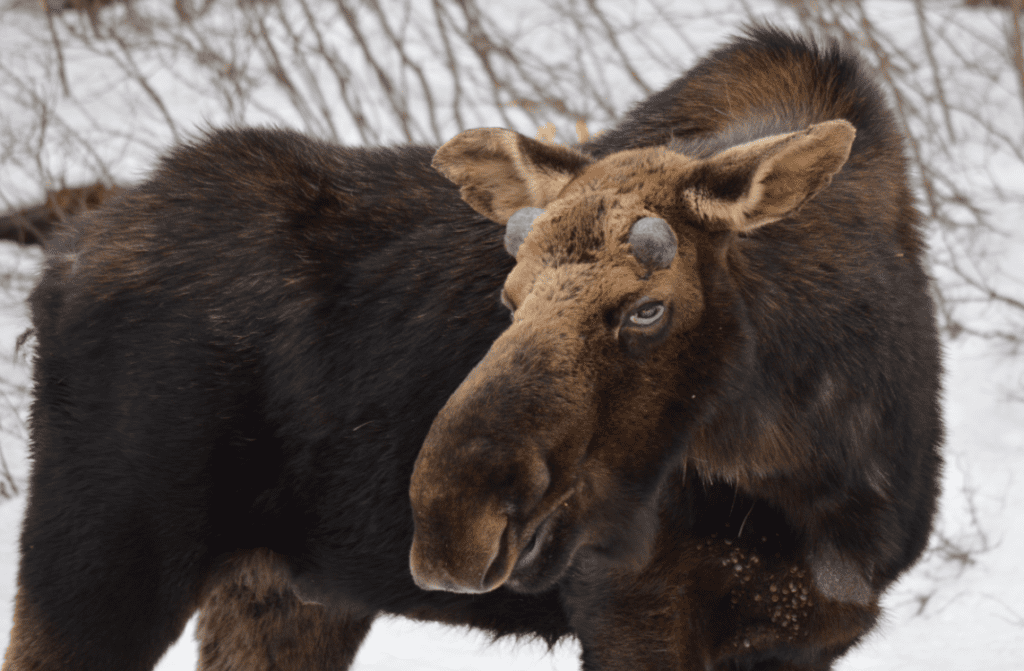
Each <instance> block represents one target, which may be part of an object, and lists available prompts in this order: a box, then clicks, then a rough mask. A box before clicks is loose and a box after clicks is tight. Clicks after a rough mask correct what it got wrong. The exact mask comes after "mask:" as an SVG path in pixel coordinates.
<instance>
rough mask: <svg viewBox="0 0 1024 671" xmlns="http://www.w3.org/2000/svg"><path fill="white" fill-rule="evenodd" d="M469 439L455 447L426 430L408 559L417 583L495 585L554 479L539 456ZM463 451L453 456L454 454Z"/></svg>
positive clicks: (472, 588) (470, 587)
mask: <svg viewBox="0 0 1024 671" xmlns="http://www.w3.org/2000/svg"><path fill="white" fill-rule="evenodd" d="M470 442H471V443H474V444H472V445H470V446H465V445H464V446H462V447H461V448H455V449H452V448H451V447H448V446H442V445H440V444H437V443H434V442H432V440H431V436H428V440H427V442H426V443H425V444H424V448H423V450H422V452H421V454H420V459H419V460H418V461H417V464H416V468H415V470H414V472H413V477H412V482H411V486H410V490H409V491H410V497H411V502H412V509H413V521H414V524H415V531H414V534H413V542H412V549H411V551H410V554H409V567H410V570H411V571H412V576H413V580H414V581H415V582H416V584H417V585H418V586H419V587H421V588H422V589H427V590H444V591H449V592H464V593H471V594H475V593H482V592H488V591H490V590H493V589H496V588H497V587H500V586H501V585H502V584H503V583H504V582H505V580H507V579H508V577H509V575H510V574H511V572H512V570H513V568H514V567H515V564H516V560H517V559H518V558H519V555H520V553H521V552H522V551H523V548H524V547H525V546H526V545H527V543H528V541H529V537H530V536H531V535H532V533H533V531H534V527H535V526H536V519H537V518H538V517H539V515H541V514H542V511H541V502H542V501H543V500H544V499H545V494H546V493H547V492H548V490H549V487H550V482H551V479H550V476H549V473H548V469H547V467H546V466H545V465H544V463H543V461H542V460H541V459H539V458H538V457H537V456H536V455H532V454H527V455H519V456H518V458H511V456H510V455H509V452H508V450H500V449H497V448H495V447H494V446H493V445H491V444H489V443H488V441H485V440H475V441H470ZM460 453H461V455H462V457H463V458H462V459H461V460H458V461H461V463H457V462H456V460H455V459H453V458H452V457H453V454H460ZM503 453H504V454H505V456H506V457H507V458H506V459H502V458H501V455H502V454H503ZM453 462H454V463H453Z"/></svg>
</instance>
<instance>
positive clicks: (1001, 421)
mask: <svg viewBox="0 0 1024 671" xmlns="http://www.w3.org/2000/svg"><path fill="white" fill-rule="evenodd" d="M739 4H740V5H747V4H754V5H757V6H759V7H760V6H761V5H764V7H766V8H769V9H765V11H766V12H767V11H769V10H770V8H773V7H774V5H770V4H766V3H756V2H751V3H739ZM872 6H873V7H874V8H876V9H877V11H876V14H875V16H876V20H879V21H882V20H884V21H885V22H887V23H888V24H890V25H894V26H897V27H898V26H899V25H900V22H901V21H909V20H910V19H909V18H908V17H911V16H912V9H911V8H912V5H911V4H908V3H899V2H886V3H879V2H875V3H872ZM932 6H933V5H929V7H930V8H931V7H932ZM934 6H936V7H939V8H942V7H946V8H948V7H949V6H950V5H949V3H934ZM748 9H749V8H748ZM771 11H777V10H771ZM950 11H952V10H950ZM958 16H960V15H958ZM962 16H963V20H962V26H963V27H965V30H971V31H977V32H979V33H980V32H984V31H987V30H990V29H991V28H992V26H993V25H994V21H995V19H993V18H992V17H993V16H996V15H994V14H991V13H980V12H977V13H964V14H963V15H962ZM712 18H713V19H714V20H713V21H711V23H716V22H717V24H718V25H715V26H710V25H709V26H708V27H707V29H705V26H703V25H700V26H698V25H697V24H696V23H695V24H694V25H695V27H694V29H693V31H692V35H693V37H694V39H695V40H696V42H697V43H698V44H705V43H706V44H714V43H716V42H718V41H720V40H721V38H722V36H724V35H725V34H727V33H729V32H732V29H733V27H734V26H735V24H736V23H737V21H738V16H727V17H725V16H724V15H720V16H717V17H712ZM907 25H908V26H912V24H911V23H908V24H907ZM910 32H912V31H911V30H910V29H909V28H908V30H901V29H899V28H896V29H894V34H897V33H899V34H909V33H910ZM7 37H12V34H11V33H10V32H9V31H8V32H6V33H5V31H4V29H3V26H0V43H2V42H3V40H4V39H5V38H7ZM908 39H909V38H908ZM691 47H692V45H691ZM2 53H3V52H2V51H0V54H2ZM939 55H940V57H941V50H940V51H939ZM26 60H27V61H28V60H31V58H30V55H26ZM669 76H670V75H665V76H664V77H663V78H661V79H660V80H659V81H667V79H668V77H669ZM652 79H653V75H652ZM1010 89H1011V90H1013V85H1012V82H1011V86H1010ZM956 93H957V92H956V91H951V92H950V94H951V95H955V94H956ZM965 95H966V94H965ZM3 104H4V103H3V102H2V101H0V118H2V117H3V116H4V112H5V111H6V110H5V109H4V108H3ZM188 104H190V101H184V102H182V105H183V109H186V108H187V105H188ZM196 109H198V110H200V111H199V112H196V113H192V114H191V115H190V114H189V113H187V112H182V113H181V115H179V114H178V110H175V117H176V118H180V119H190V120H193V122H194V123H196V124H198V123H200V122H201V120H202V118H203V117H206V118H210V119H213V120H215V119H216V118H217V117H216V115H215V114H212V113H208V110H207V109H206V108H202V107H197V108H196ZM1007 109H1011V108H1010V107H1008V108H1007ZM1013 109H1016V112H1013V113H1012V114H1014V115H1015V116H1013V117H1012V118H1010V119H1009V120H1008V122H1007V124H1006V126H1007V128H1009V130H1008V131H1007V132H1011V133H1016V134H1017V135H1018V136H1020V135H1021V128H1024V119H1022V118H1021V116H1022V115H1021V113H1020V106H1019V102H1018V104H1017V107H1016V108H1013ZM130 112H131V110H129V112H128V113H130ZM83 114H85V112H83ZM89 114H93V115H97V116H98V117H99V118H101V119H104V121H106V122H108V123H109V122H110V121H111V120H110V119H108V118H107V117H105V116H104V114H105V113H104V112H103V111H102V110H101V111H97V110H95V109H93V110H91V111H90V112H89ZM0 130H3V129H2V128H0ZM928 132H929V131H928V129H922V133H921V137H926V136H927V135H928ZM963 137H966V138H967V140H970V139H971V138H970V136H969V134H967V135H964V136H963ZM169 141H170V140H169V138H165V137H162V136H159V135H154V139H153V142H152V144H153V145H159V146H163V145H164V144H166V143H167V142H169ZM1022 144H1024V143H1022ZM987 151H988V150H987V148H986V147H984V146H982V144H981V143H975V142H973V141H964V142H962V143H961V144H960V145H958V146H957V153H956V154H955V155H951V156H948V157H946V160H947V161H948V162H949V166H950V169H952V168H953V166H955V165H960V166H962V165H965V164H967V163H969V162H970V161H976V160H978V158H977V157H978V156H988V154H987ZM1017 151H1018V152H1019V151H1022V147H1021V146H1018V147H1017ZM148 160H151V156H150V155H141V156H140V155H135V154H131V155H126V156H125V157H124V160H123V161H122V163H121V165H122V167H124V169H125V171H126V173H125V174H127V175H128V176H129V177H131V176H133V175H136V174H137V173H136V172H133V171H137V170H138V169H140V166H144V165H145V164H146V162H147V161H148ZM125 166H126V167H125ZM987 169H988V170H989V171H990V172H992V173H993V174H994V175H995V176H994V177H993V176H992V175H987V176H986V179H987V178H988V177H992V180H993V183H996V184H997V188H995V189H991V188H990V185H989V186H986V185H981V186H977V185H975V184H973V183H970V182H969V181H965V183H966V184H967V188H970V189H972V195H975V196H979V194H980V196H979V197H981V198H985V197H986V194H991V198H990V199H989V200H983V201H982V202H981V205H982V207H983V208H984V209H985V210H987V211H989V212H991V213H994V214H993V216H995V217H997V218H999V219H1000V220H1001V221H1002V223H1004V224H1006V223H1007V222H1010V223H1011V224H1012V223H1017V224H1018V225H1017V226H1014V225H1004V226H1002V228H1003V229H1004V231H1008V233H1006V234H1005V235H1003V237H1000V238H999V243H998V249H995V250H994V252H993V254H992V255H991V256H989V257H987V261H988V262H991V263H992V264H993V265H991V266H988V267H987V268H988V270H989V271H991V272H996V271H998V272H999V273H1001V274H1002V275H1003V276H1004V277H1005V276H1011V277H1012V276H1014V275H1015V276H1016V277H1018V278H1020V277H1024V229H1021V228H1020V227H1019V222H1021V221H1022V220H1024V206H1022V203H1024V200H1021V199H1020V194H1021V192H1022V191H1024V172H1022V171H1021V164H1020V162H1019V161H1018V162H1017V163H1012V164H1009V165H1007V164H1003V163H997V162H995V161H989V162H988V164H987ZM14 178H15V172H4V168H3V167H2V166H0V179H2V180H7V181H11V180H12V179H14ZM966 179H967V178H965V180H966ZM1000 183H1001V186H999V184H1000ZM986 184H989V183H987V182H986ZM29 186H30V185H28V182H27V181H26V185H25V187H24V191H25V192H28V191H29V190H30V189H29ZM976 186H977V188H975V187H976ZM3 189H8V191H7V192H8V193H13V192H17V191H18V187H17V185H15V186H13V187H12V186H11V185H10V184H8V183H4V184H0V190H3ZM986 189H988V191H986ZM1014 194H1016V195H1014ZM943 235H944V234H943V233H941V232H938V233H936V235H935V236H933V240H932V243H933V249H935V250H936V253H937V254H939V255H941V253H942V252H943V250H944V249H945V247H944V244H945V238H944V237H943ZM38 258H39V254H38V251H37V250H32V249H22V248H17V247H15V246H14V245H11V244H8V243H0V453H2V456H3V458H4V459H6V461H7V465H8V467H9V469H10V471H11V473H12V474H13V475H14V480H13V482H14V485H15V486H17V487H18V488H19V491H18V493H17V494H16V495H15V496H14V497H13V498H11V499H9V500H3V499H0V640H6V635H5V633H4V632H5V631H6V630H7V629H8V628H9V627H10V624H11V603H12V598H13V595H14V590H15V571H16V565H17V551H16V544H17V534H18V527H19V524H20V519H21V515H22V511H23V506H24V486H25V477H26V474H27V468H28V467H27V461H26V455H25V443H24V436H25V429H24V417H25V409H26V407H27V402H28V396H27V389H28V367H27V364H26V362H25V361H24V359H23V358H20V359H16V358H15V357H14V354H13V350H14V341H15V338H16V337H17V335H18V334H19V333H20V332H21V331H23V330H24V328H26V326H27V319H26V315H25V310H24V303H23V300H24V297H25V295H26V293H27V291H28V289H29V287H30V284H31V281H32V278H33V276H34V273H35V269H36V267H37V264H38ZM1015 282H1016V283H1014V281H1010V282H1009V283H1008V284H1007V285H1005V286H1008V287H1009V289H1008V291H1009V292H1010V293H1011V294H1012V295H1016V296H1018V297H1019V296H1021V294H1022V291H1021V287H1022V286H1024V284H1022V283H1021V282H1020V280H1016V281H1015ZM1014 292H1015V293H1014ZM985 317H986V315H985V314H980V316H978V318H979V319H982V320H983V319H984V318H985ZM975 326H977V324H976V323H975ZM947 369H948V374H947V378H946V405H945V408H946V421H947V428H948V438H947V447H946V458H947V467H946V473H945V493H944V497H943V504H942V510H941V514H940V519H939V521H938V524H937V529H936V537H935V541H934V542H933V544H932V547H931V549H930V550H929V552H928V554H927V555H926V557H925V559H924V560H923V561H922V562H921V563H920V564H919V565H918V566H917V567H915V569H914V570H913V571H911V572H910V573H909V574H908V575H907V576H906V577H905V578H904V579H903V580H902V581H901V582H900V583H898V584H897V585H896V586H895V587H894V588H893V590H892V591H891V592H890V593H889V595H888V596H887V598H886V607H887V617H886V619H885V621H884V622H883V624H882V625H881V626H880V627H879V628H878V630H877V631H876V632H875V633H874V634H873V635H872V636H871V637H869V638H868V640H866V641H865V642H864V643H863V644H862V645H861V646H860V647H859V648H857V649H856V650H854V651H853V652H852V653H850V654H849V655H848V656H847V657H846V658H844V659H843V660H842V661H841V663H840V664H839V665H838V668H839V669H840V670H842V671H852V670H854V669H858V670H859V669H864V670H867V669H872V670H875V669H879V670H884V669H893V670H895V669H900V670H901V671H915V670H921V671H925V670H927V671H933V670H936V669H938V670H945V669H956V670H960V669H964V670H972V669H978V670H979V671H980V670H982V669H984V670H985V671H1020V670H1021V669H1024V573H1022V570H1021V568H1020V566H1021V563H1022V558H1024V525H1022V524H1021V523H1020V520H1021V519H1022V515H1024V486H1022V485H1021V480H1024V398H1022V396H1024V356H1022V355H1020V354H1018V355H1017V356H1016V357H1014V356H1010V355H1009V354H1007V353H1006V352H1003V351H1000V350H999V349H997V348H996V347H995V346H993V344H992V343H991V342H990V341H985V340H981V339H978V338H968V337H962V338H960V339H958V340H956V341H952V342H949V343H948V344H947ZM1014 396H1016V399H1014V398H1013V397H1014ZM2 485H4V483H2V482H0V486H2ZM7 487H8V489H10V486H9V483H7ZM577 655H578V646H577V645H576V644H575V643H572V642H568V643H566V644H564V645H562V646H560V647H559V648H558V649H556V651H555V652H554V654H550V655H549V654H547V652H546V649H545V648H544V647H543V646H539V645H530V644H514V643H508V642H499V643H497V644H494V645H488V644H487V642H486V639H485V638H484V637H482V636H480V635H478V634H475V633H472V632H466V631H464V630H459V629H452V628H446V627H441V626H439V625H424V624H419V623H413V622H409V621H405V620H399V619H388V620H380V621H378V622H377V623H376V624H375V626H374V629H373V631H372V632H371V634H370V637H369V638H368V640H367V641H366V643H365V644H364V646H363V648H362V650H361V652H360V654H359V656H358V658H357V660H356V663H355V666H354V668H355V669H356V670H357V671H378V670H385V669H387V670H389V671H390V670H394V669H422V670H426V671H454V670H469V669H494V670H496V671H505V670H509V671H511V670H516V671H519V670H527V669H541V670H546V669H553V670H554V669H557V670H559V671H569V670H571V669H577V668H578V661H577ZM194 666H195V643H194V640H193V639H192V628H191V625H190V628H189V630H187V631H186V634H185V635H184V636H183V637H182V638H181V640H180V641H179V642H178V644H177V645H175V646H174V647H173V648H172V649H171V650H170V651H169V652H168V653H167V655H166V657H165V658H164V659H163V660H162V661H161V664H160V666H159V667H158V668H159V669H160V671H181V670H184V669H191V668H194Z"/></svg>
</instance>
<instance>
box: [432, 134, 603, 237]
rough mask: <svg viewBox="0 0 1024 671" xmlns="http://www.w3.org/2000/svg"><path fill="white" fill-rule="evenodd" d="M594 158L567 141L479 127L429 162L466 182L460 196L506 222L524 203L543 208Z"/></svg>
mask: <svg viewBox="0 0 1024 671" xmlns="http://www.w3.org/2000/svg"><path fill="white" fill-rule="evenodd" d="M590 162H591V158H590V157H589V156H587V155H585V154H581V153H580V152H578V151H576V150H575V149H570V148H569V147H564V146H562V145H557V144H550V143H547V142H538V141H537V140H532V139H530V138H528V137H526V136H524V135H520V134H519V133H516V132H515V131H511V130H504V129H501V128H476V129H474V130H468V131H466V132H464V133H459V134H458V135H456V136H455V137H454V138H452V139H451V140H449V141H448V142H446V143H445V144H444V145H442V146H441V148H440V149H438V150H437V153H436V154H434V160H433V163H432V164H431V165H433V166H434V169H435V170H437V171H438V172H440V173H441V174H442V175H444V176H445V177H447V178H448V179H450V180H451V181H453V182H455V183H456V184H458V185H459V186H460V187H462V189H461V194H462V199H463V200H464V201H466V202H467V203H469V205H470V206H471V207H472V208H473V209H474V210H476V211H477V212H479V213H480V214H482V215H484V216H485V217H487V218H488V219H491V220H493V221H496V222H498V223H499V224H505V223H507V222H508V220H509V217H511V216H512V214H513V213H515V212H516V211H518V210H520V209H522V208H524V207H539V208H543V207H544V206H545V205H547V204H548V203H549V202H551V201H552V200H554V199H555V197H556V196H557V195H558V193H559V192H560V191H561V190H562V188H563V187H564V186H565V185H566V184H568V183H569V181H570V180H571V179H572V178H573V177H575V176H576V175H577V174H578V173H579V172H580V171H581V170H582V169H583V168H584V167H585V166H586V165H588V164H589V163H590Z"/></svg>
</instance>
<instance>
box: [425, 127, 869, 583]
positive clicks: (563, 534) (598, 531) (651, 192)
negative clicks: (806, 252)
mask: <svg viewBox="0 0 1024 671" xmlns="http://www.w3.org/2000/svg"><path fill="white" fill-rule="evenodd" d="M853 137H854V130H853V127H852V126H851V125H850V124H849V123H847V122H845V121H838V120H837V121H829V122H825V123H821V124H817V125H815V126H812V127H810V128H809V129H807V130H804V131H799V132H796V133H789V134H785V135H778V136H772V137H769V138H763V139H760V140H756V141H754V142H750V143H747V144H743V145H739V146H735V147H732V148H730V149H727V150H725V151H722V152H720V153H719V154H717V155H715V156H713V157H711V158H709V159H702V160H698V159H692V158H689V157H687V156H684V155H682V154H679V153H675V152H672V151H670V150H668V149H666V148H652V149H641V150H630V151H624V152H620V153H617V154H613V155H611V156H608V157H606V158H604V159H602V160H599V161H594V160H592V159H590V158H589V157H587V156H585V155H583V154H580V153H578V152H576V151H574V150H572V149H569V148H566V147H560V146H555V145H550V144H545V143H541V142H537V141H533V140H530V139H528V138H526V137H523V136H521V135H518V134H516V133H514V132H511V131H504V130H497V129H478V130H472V131H468V132H465V133H462V134H460V135H459V136H457V137H455V138H454V139H452V140H451V141H449V142H448V143H447V144H445V145H444V146H443V147H441V148H440V149H439V150H438V152H437V154H436V155H435V158H434V167H435V168H437V169H438V170H439V171H440V172H441V173H442V174H444V175H445V176H446V177H448V178H449V179H451V180H452V181H453V182H455V183H456V184H458V185H459V186H461V193H462V197H463V199H464V200H466V202H467V203H469V204H470V205H471V206H472V207H473V208H474V209H476V210H477V211H478V212H480V213H481V214H483V215H485V216H487V217H488V218H490V219H492V220H494V221H496V222H499V223H502V224H505V225H506V237H505V242H506V248H507V249H508V250H509V252H510V253H511V254H513V255H514V256H515V258H516V266H515V268H514V269H513V270H512V272H511V273H510V274H509V276H508V278H507V279H506V282H505V286H504V289H503V291H502V296H501V299H502V301H503V302H504V303H505V305H506V306H507V307H508V308H509V310H510V311H511V315H512V323H511V325H510V326H509V328H508V329H507V330H506V331H505V332H504V333H503V334H502V335H501V337H499V338H498V339H497V340H496V341H495V342H494V344H493V345H492V346H491V349H490V350H489V352H488V353H487V354H486V356H485V357H484V358H483V360H481V361H480V362H479V363H478V364H477V366H476V367H475V368H474V369H473V370H472V371H471V372H470V374H469V375H468V376H467V378H466V379H465V380H464V381H463V382H462V384H461V385H460V386H459V387H458V389H456V391H455V392H454V393H453V394H452V396H451V397H450V398H449V400H448V402H447V403H446V404H445V406H444V407H443V408H442V410H441V412H440V413H439V414H438V415H437V417H436V418H435V420H434V422H433V425H432V426H431V429H430V431H429V433H428V435H427V437H426V440H425V441H424V444H423V447H422V449H421V451H420V454H419V457H418V459H417V462H416V466H415V470H414V472H413V476H412V482H411V487H410V496H411V501H412V508H413V516H414V522H415V534H414V538H413V544H412V550H411V556H410V566H411V570H412V574H413V578H414V579H415V581H416V583H417V584H418V585H419V586H420V587H422V588H424V589H434V590H448V591H454V592H466V593H479V592H486V591H489V590H493V589H495V588H497V587H499V586H501V585H507V586H508V587H509V588H511V589H515V590H520V591H541V590H544V589H547V588H549V587H551V586H552V585H553V584H554V583H555V582H557V581H558V580H559V579H560V578H561V577H562V576H563V575H564V574H565V573H566V571H567V570H568V568H569V567H570V566H571V565H572V564H573V561H574V559H575V558H576V557H577V555H578V553H579V552H580V550H581V549H582V548H585V547H589V548H592V549H594V550H596V551H598V552H601V553H603V554H604V555H605V556H606V557H611V558H612V559H613V560H619V561H643V557H644V555H645V550H646V549H647V546H648V544H649V542H650V540H651V539H652V538H653V534H654V528H653V524H652V523H651V522H650V515H649V509H650V506H649V505H648V504H649V502H650V501H649V500H650V498H651V496H652V495H653V493H654V491H655V489H656V487H657V484H658V476H659V474H660V473H662V472H663V471H664V470H665V469H666V466H667V464H666V460H667V459H669V458H670V456H671V455H670V450H669V446H670V443H671V438H672V435H673V434H674V433H675V432H677V431H679V430H680V429H681V427H680V422H681V420H680V412H679V408H680V403H683V402H684V401H682V399H684V398H685V399H690V398H691V397H692V396H693V394H692V390H691V387H692V384H691V382H692V381H691V380H689V379H687V376H686V374H685V370H686V369H687V367H686V366H683V365H681V362H682V361H684V360H687V358H692V357H694V356H697V355H699V354H701V353H700V352H696V351H695V346H694V342H695V337H696V334H697V333H698V332H700V330H701V324H702V323H704V322H705V321H706V317H707V314H706V313H707V311H708V310H709V309H710V308H709V305H708V304H707V301H706V295H707V287H706V286H705V284H706V283H707V282H708V281H709V279H708V278H709V277H711V273H712V269H714V268H715V267H720V266H722V264H723V263H724V261H723V258H724V255H723V254H722V250H723V249H724V248H725V246H726V245H728V244H729V241H730V240H731V239H732V237H733V236H732V235H731V233H733V232H745V231H750V230H752V229H754V228H757V227H759V226H762V225H765V224H769V223H772V222H774V221H777V220H779V219H783V218H785V217H787V216H789V215H791V214H793V213H795V212H796V210H797V209H798V208H799V207H800V206H801V205H802V204H803V203H804V202H806V201H807V200H808V199H810V198H811V197H813V196H814V194H815V193H817V192H818V191H819V190H820V189H822V188H824V187H825V186H826V185H827V184H828V183H829V181H830V180H831V178H832V175H834V174H835V173H836V172H837V171H838V170H839V169H840V168H841V167H842V165H843V164H844V163H845V161H846V159H847V157H848V155H849V151H850V146H851V144H852V141H853ZM723 233H724V234H725V235H723Z"/></svg>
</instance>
